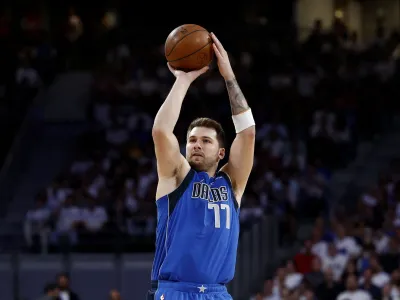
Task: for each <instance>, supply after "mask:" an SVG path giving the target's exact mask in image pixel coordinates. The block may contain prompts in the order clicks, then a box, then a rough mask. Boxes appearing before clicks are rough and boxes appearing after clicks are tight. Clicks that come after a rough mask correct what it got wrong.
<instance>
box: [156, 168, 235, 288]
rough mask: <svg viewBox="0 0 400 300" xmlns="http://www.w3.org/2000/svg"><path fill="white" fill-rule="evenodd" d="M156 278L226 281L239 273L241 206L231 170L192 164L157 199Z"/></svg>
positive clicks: (199, 281)
mask: <svg viewBox="0 0 400 300" xmlns="http://www.w3.org/2000/svg"><path fill="white" fill-rule="evenodd" d="M156 203H157V221H158V223H157V232H156V253H155V258H154V262H153V269H152V278H151V279H152V280H167V281H184V282H194V283H204V284H225V283H228V282H229V281H230V280H232V278H233V276H234V273H235V264H236V252H237V246H238V239H239V206H238V203H237V201H236V199H235V197H234V193H233V190H232V185H231V181H230V179H229V177H228V175H227V174H225V173H224V172H218V173H217V174H216V176H215V177H209V176H208V174H207V173H206V172H196V171H195V170H193V169H191V170H190V171H189V173H188V174H187V176H186V177H185V179H184V180H183V182H182V183H181V184H180V186H179V187H178V188H177V189H176V190H175V191H173V192H172V193H170V194H168V195H166V196H164V197H161V198H160V199H158V200H157V202H156Z"/></svg>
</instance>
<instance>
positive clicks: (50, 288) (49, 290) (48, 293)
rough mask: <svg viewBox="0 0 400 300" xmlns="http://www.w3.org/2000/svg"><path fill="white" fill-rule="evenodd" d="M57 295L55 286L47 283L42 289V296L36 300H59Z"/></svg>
mask: <svg viewBox="0 0 400 300" xmlns="http://www.w3.org/2000/svg"><path fill="white" fill-rule="evenodd" d="M59 293H60V291H59V289H58V286H57V284H55V283H49V284H47V285H46V286H45V288H44V295H43V296H42V297H40V298H38V300H59Z"/></svg>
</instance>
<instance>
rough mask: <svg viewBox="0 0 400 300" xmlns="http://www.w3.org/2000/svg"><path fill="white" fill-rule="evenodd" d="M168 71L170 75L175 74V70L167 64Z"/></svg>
mask: <svg viewBox="0 0 400 300" xmlns="http://www.w3.org/2000/svg"><path fill="white" fill-rule="evenodd" d="M167 66H168V69H169V70H170V71H171V73H172V74H175V69H174V68H172V67H171V65H170V64H169V63H167Z"/></svg>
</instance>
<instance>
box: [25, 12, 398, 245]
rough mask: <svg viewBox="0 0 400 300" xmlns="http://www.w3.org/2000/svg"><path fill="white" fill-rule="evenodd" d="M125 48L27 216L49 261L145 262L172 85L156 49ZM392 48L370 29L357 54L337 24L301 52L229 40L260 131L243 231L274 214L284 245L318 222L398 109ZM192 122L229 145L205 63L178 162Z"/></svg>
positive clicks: (299, 46)
mask: <svg viewBox="0 0 400 300" xmlns="http://www.w3.org/2000/svg"><path fill="white" fill-rule="evenodd" d="M123 36H124V35H121V34H120V35H118V37H119V38H115V39H113V40H114V43H112V44H109V45H108V48H107V51H105V52H106V55H104V61H103V63H102V64H101V65H100V66H98V68H96V70H94V72H93V74H94V83H93V88H92V95H91V97H92V101H91V107H90V108H89V109H88V120H90V124H91V126H90V128H91V129H90V130H88V131H87V132H86V133H85V134H84V135H83V136H82V137H81V139H80V142H79V147H78V149H77V153H78V154H77V157H76V159H75V161H73V162H71V164H70V165H69V166H68V168H67V169H66V170H64V172H62V174H60V176H59V177H57V178H55V179H54V181H53V182H52V183H51V184H50V185H49V186H48V187H46V188H44V189H43V190H42V191H40V192H39V193H38V195H37V197H36V207H35V208H34V209H32V210H30V211H29V212H28V213H27V215H26V221H25V238H26V242H27V245H28V247H29V248H30V250H32V251H35V249H36V250H37V248H35V245H36V246H37V245H38V243H37V242H36V241H39V245H41V246H43V245H45V247H47V244H49V248H50V249H54V250H55V251H62V249H68V251H69V250H76V251H110V250H124V251H146V250H153V247H154V246H153V244H154V243H153V236H154V233H155V226H156V219H155V217H156V211H155V205H154V195H155V188H156V184H157V176H156V171H155V160H154V151H153V144H152V139H151V127H152V123H153V118H154V116H155V114H156V112H157V110H158V109H159V107H160V106H161V104H162V102H163V101H164V99H165V97H166V95H167V94H168V92H169V89H170V88H171V86H172V83H173V76H172V75H171V74H169V71H168V69H167V67H166V64H165V58H164V54H163V45H162V44H160V45H156V46H153V47H152V48H151V49H145V50H143V49H137V48H134V47H133V45H131V44H129V42H127V40H126V39H124V38H123ZM219 36H220V40H222V41H223V42H224V35H223V34H221V35H219ZM249 38H251V37H249ZM236 43H237V42H236ZM397 43H398V35H397V34H391V35H389V34H387V33H385V31H384V28H382V27H378V28H377V36H376V39H375V41H374V42H373V43H372V44H370V45H362V44H361V43H360V42H359V41H358V40H357V35H356V33H351V32H348V31H347V30H346V28H345V26H344V25H343V24H342V23H341V22H340V20H337V21H336V22H335V23H334V24H333V25H332V29H331V30H330V31H328V32H327V31H323V30H322V24H321V22H320V21H316V22H315V27H314V29H313V31H312V32H311V34H310V36H309V37H308V39H307V40H306V41H304V42H303V43H298V42H295V41H285V42H284V43H282V42H278V41H274V40H268V41H263V40H262V41H260V43H259V44H257V43H256V42H254V40H252V41H251V42H249V43H248V44H247V45H249V48H248V49H243V46H242V45H238V44H234V43H233V42H232V40H229V39H228V38H227V41H226V42H225V43H224V44H225V47H226V48H227V49H228V51H229V52H230V54H231V60H232V64H233V67H234V70H235V72H236V76H237V79H238V82H239V84H240V85H241V88H242V90H243V92H244V94H245V96H246V97H247V99H248V102H249V103H250V105H251V106H252V107H253V111H254V112H255V113H254V114H255V119H256V122H257V127H258V129H257V144H256V153H255V164H254V168H253V172H252V174H251V177H250V179H249V182H248V187H247V189H246V193H245V195H244V201H243V206H242V208H241V223H242V228H243V231H244V230H246V228H249V227H251V225H252V224H253V223H254V222H256V221H257V219H259V218H261V217H262V216H263V215H264V214H275V215H279V216H280V220H281V221H280V222H281V231H280V232H282V234H281V237H280V238H281V240H280V242H281V243H283V244H284V243H291V242H292V241H293V240H294V238H295V235H296V222H298V221H299V220H300V219H303V218H313V219H315V218H317V217H319V216H326V215H328V211H329V203H328V201H327V197H326V188H327V185H328V184H329V180H330V176H331V173H332V172H333V171H334V170H336V169H338V168H343V167H345V166H346V165H347V164H348V163H349V161H351V160H352V159H353V158H354V157H355V154H356V148H357V144H358V142H359V141H360V140H363V139H371V138H374V137H375V136H376V135H377V134H379V133H380V132H381V131H382V130H383V129H384V128H385V126H387V125H388V123H389V122H390V119H391V116H392V115H393V112H394V111H395V109H396V107H395V106H396V103H395V99H397V97H398V95H399V91H398V88H397V87H396V86H395V81H396V78H397V77H398V76H399V73H398V69H396V60H394V59H393V57H392V53H393V52H394V50H395V49H396V46H397ZM242 44H245V43H242ZM230 49H232V51H230ZM377 99H379V101H377ZM197 116H206V117H211V118H215V119H216V120H218V121H220V122H221V123H222V125H223V126H224V128H225V130H226V131H227V133H228V140H229V139H230V140H232V139H233V137H234V136H233V134H234V130H233V125H232V124H231V123H232V122H231V112H230V107H229V102H228V96H227V94H226V89H225V85H224V81H223V79H222V78H221V77H220V75H219V73H218V71H217V70H216V69H215V63H214V65H213V68H212V69H211V71H209V72H208V73H207V74H205V75H204V76H203V77H202V78H200V79H199V80H197V81H196V82H195V83H194V84H193V85H192V86H191V88H190V90H189V92H188V95H187V97H186V99H185V101H184V104H183V109H182V112H181V115H180V119H179V122H178V125H177V127H176V131H175V132H176V135H177V136H178V139H179V141H180V142H181V147H182V152H183V151H184V148H185V138H186V137H185V132H186V127H187V126H188V124H189V123H190V122H191V120H192V119H193V118H195V117H197ZM110 241H113V242H110ZM99 244H101V247H98V245H99ZM116 247H117V249H116Z"/></svg>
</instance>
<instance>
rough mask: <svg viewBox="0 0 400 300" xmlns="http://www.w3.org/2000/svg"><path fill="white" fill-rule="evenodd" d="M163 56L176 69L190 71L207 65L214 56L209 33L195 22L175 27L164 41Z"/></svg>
mask: <svg viewBox="0 0 400 300" xmlns="http://www.w3.org/2000/svg"><path fill="white" fill-rule="evenodd" d="M165 57H166V59H167V61H168V62H169V64H170V65H171V67H173V68H175V69H178V70H183V71H192V70H198V69H201V68H203V67H205V66H208V65H209V64H210V63H211V61H212V60H213V57H214V50H213V47H212V39H211V36H210V33H209V32H208V31H207V30H206V29H204V28H203V27H201V26H199V25H195V24H186V25H182V26H179V27H177V28H175V29H174V30H172V32H171V33H170V34H169V35H168V37H167V40H166V42H165Z"/></svg>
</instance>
